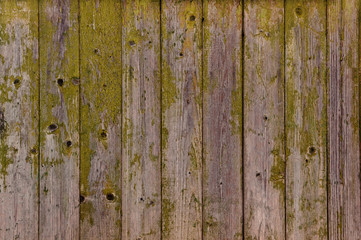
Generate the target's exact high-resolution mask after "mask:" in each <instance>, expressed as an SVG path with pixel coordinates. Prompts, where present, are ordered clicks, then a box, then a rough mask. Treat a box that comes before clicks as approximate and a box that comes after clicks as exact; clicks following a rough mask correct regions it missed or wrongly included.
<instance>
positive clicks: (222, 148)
mask: <svg viewBox="0 0 361 240" xmlns="http://www.w3.org/2000/svg"><path fill="white" fill-rule="evenodd" d="M203 14H204V29H203V42H204V50H203V51H204V56H203V65H204V70H203V105H204V107H203V109H204V110H203V111H204V112H203V124H204V130H203V137H204V138H203V157H204V166H203V188H204V191H203V194H204V195H203V205H204V207H203V208H204V210H203V231H204V239H242V234H243V233H242V219H243V215H242V214H243V212H242V169H241V166H242V69H241V67H242V62H241V59H242V51H241V47H242V41H241V37H242V5H241V2H240V1H232V0H227V1H215V0H211V1H204V5H203Z"/></svg>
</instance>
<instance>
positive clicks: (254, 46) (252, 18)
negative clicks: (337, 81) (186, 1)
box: [243, 0, 285, 240]
mask: <svg viewBox="0 0 361 240" xmlns="http://www.w3.org/2000/svg"><path fill="white" fill-rule="evenodd" d="M284 44H285V43H284V1H283V0H282V1H280V0H273V1H249V0H246V1H245V6H244V171H243V172H244V220H245V228H244V231H245V233H244V235H245V239H274V240H282V239H285V137H284V135H285V134H284V133H285V132H284V91H285V85H284V80H285V79H284Z"/></svg>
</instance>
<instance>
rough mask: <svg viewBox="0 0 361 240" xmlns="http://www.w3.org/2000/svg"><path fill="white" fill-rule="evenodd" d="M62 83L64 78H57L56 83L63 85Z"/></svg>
mask: <svg viewBox="0 0 361 240" xmlns="http://www.w3.org/2000/svg"><path fill="white" fill-rule="evenodd" d="M63 84H64V80H63V79H61V78H59V79H58V85H59V86H60V87H61V86H63Z"/></svg>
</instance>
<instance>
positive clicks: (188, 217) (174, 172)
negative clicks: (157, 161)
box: [161, 0, 202, 240]
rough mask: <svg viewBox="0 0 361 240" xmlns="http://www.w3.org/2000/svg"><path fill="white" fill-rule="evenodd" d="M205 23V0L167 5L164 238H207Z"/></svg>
mask: <svg viewBox="0 0 361 240" xmlns="http://www.w3.org/2000/svg"><path fill="white" fill-rule="evenodd" d="M201 21H202V4H201V1H198V0H196V1H193V2H192V1H172V0H166V1H162V12H161V31H162V35H161V40H162V43H161V44H162V49H161V51H162V63H161V64H162V129H161V132H162V239H172V240H173V239H201V236H202V231H201V229H202V178H201V177H202V160H201V156H202V120H201V118H202V107H201V106H202V105H201V104H202V103H201V72H202V70H201V67H202V58H201V56H202V40H201V39H202V35H201Z"/></svg>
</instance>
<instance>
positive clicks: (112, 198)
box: [107, 193, 114, 201]
mask: <svg viewBox="0 0 361 240" xmlns="http://www.w3.org/2000/svg"><path fill="white" fill-rule="evenodd" d="M107 199H108V200H109V201H113V200H114V194H113V193H107Z"/></svg>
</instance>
